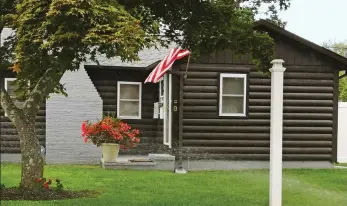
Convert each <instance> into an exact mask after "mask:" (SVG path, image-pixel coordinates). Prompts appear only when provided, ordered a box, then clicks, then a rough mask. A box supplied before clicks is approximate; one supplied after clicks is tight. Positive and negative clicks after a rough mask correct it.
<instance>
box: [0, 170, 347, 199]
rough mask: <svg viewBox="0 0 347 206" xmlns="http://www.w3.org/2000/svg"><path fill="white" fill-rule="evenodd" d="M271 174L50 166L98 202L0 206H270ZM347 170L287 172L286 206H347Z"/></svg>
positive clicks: (9, 177) (12, 177)
mask: <svg viewBox="0 0 347 206" xmlns="http://www.w3.org/2000/svg"><path fill="white" fill-rule="evenodd" d="M268 174H269V171H268V170H239V171H211V172H206V171H201V172H189V173H188V174H186V175H178V174H173V173H172V172H165V171H132V170H103V169H101V168H100V167H99V166H76V165H50V166H46V167H45V176H46V177H51V178H59V179H61V181H62V183H63V184H64V187H65V188H66V189H70V190H84V189H90V190H97V191H99V192H101V195H100V196H99V197H97V198H83V199H72V200H56V201H6V202H1V205H6V206H7V205H9V206H10V205H25V206H36V205H64V206H65V205H73V206H79V205H81V206H85V205H137V206H140V205H151V206H152V205H153V206H156V205H158V206H159V205H160V206H165V205H170V206H171V205H180V206H185V205H187V206H188V205H189V206H193V205H199V206H204V205H228V206H236V205H239V206H241V205H242V206H243V205H245V206H250V205H251V206H258V205H259V206H266V205H268V189H269V187H268V179H269V175H268ZM19 180H20V167H19V165H15V164H2V165H1V183H3V184H5V185H6V186H7V187H9V186H16V185H18V183H19ZM346 191H347V170H345V169H326V170H318V169H317V170H314V169H310V170H302V169H301V170H285V171H284V176H283V206H299V205H300V206H312V205H314V206H326V205H334V206H346V205H347V195H346V194H347V193H346Z"/></svg>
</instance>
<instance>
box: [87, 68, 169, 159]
mask: <svg viewBox="0 0 347 206" xmlns="http://www.w3.org/2000/svg"><path fill="white" fill-rule="evenodd" d="M86 71H87V73H88V75H89V76H90V79H91V80H92V82H93V84H94V86H95V88H96V89H97V91H98V92H99V94H100V97H101V98H102V100H103V114H104V115H111V116H114V117H117V82H118V81H131V82H142V108H141V109H142V115H141V119H124V121H125V122H127V123H129V125H130V126H132V127H133V128H137V129H139V130H140V132H141V142H140V144H139V145H138V146H137V147H136V148H133V149H130V150H121V151H120V154H133V155H135V154H136V155H147V154H148V153H153V152H160V151H165V150H166V147H164V145H163V138H162V136H163V132H162V131H163V121H162V120H158V119H153V105H154V103H155V102H158V101H159V88H158V87H159V86H158V84H152V83H146V84H144V83H143V82H144V80H145V78H146V77H147V75H148V72H145V71H144V69H143V71H139V70H126V68H124V69H121V70H119V69H117V70H114V69H102V71H100V68H95V67H86Z"/></svg>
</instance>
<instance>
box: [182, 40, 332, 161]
mask: <svg viewBox="0 0 347 206" xmlns="http://www.w3.org/2000/svg"><path fill="white" fill-rule="evenodd" d="M275 41H276V45H275V57H276V58H281V59H284V60H285V63H284V67H286V68H287V69H286V71H285V72H284V91H283V92H284V94H283V101H284V107H283V116H284V117H283V160H285V161H286V160H288V161H289V160H290V161H334V159H335V155H336V154H335V153H336V151H335V150H336V149H334V148H335V147H336V127H337V126H336V123H335V121H337V120H336V116H337V110H336V108H335V107H336V105H337V99H336V96H337V94H336V93H337V92H338V91H337V88H336V85H337V84H338V83H337V81H336V78H337V74H336V73H337V72H336V71H335V69H333V64H332V63H331V62H330V61H328V60H327V59H326V58H325V57H322V56H321V55H319V54H317V53H316V52H314V51H313V50H310V49H308V48H305V47H304V46H302V45H299V44H298V43H296V42H293V41H291V40H289V39H287V38H284V37H279V36H275ZM177 68H178V69H179V70H180V71H181V72H185V73H186V74H187V80H186V82H185V84H184V89H183V90H184V91H183V92H184V95H183V96H184V98H183V147H184V150H185V153H184V156H185V157H187V158H190V159H206V158H207V159H230V160H269V156H270V155H269V153H270V99H271V79H270V76H269V75H266V74H263V73H260V72H258V71H256V69H255V67H254V65H253V64H252V62H251V56H250V55H241V56H237V55H234V54H233V53H232V52H230V51H218V52H216V53H215V54H212V55H202V56H201V57H200V59H198V60H196V61H195V62H194V63H193V64H190V66H189V69H188V72H186V65H185V64H182V65H179V64H178V65H177V66H176V69H177ZM220 73H247V74H248V81H249V82H248V88H247V89H248V94H247V95H248V105H247V106H246V108H247V109H248V115H247V117H246V118H239V117H220V116H219V114H218V109H219V108H218V107H219V103H218V99H219V85H218V84H219V74H220Z"/></svg>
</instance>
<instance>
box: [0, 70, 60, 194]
mask: <svg viewBox="0 0 347 206" xmlns="http://www.w3.org/2000/svg"><path fill="white" fill-rule="evenodd" d="M63 74H64V72H58V73H57V71H56V70H55V69H52V68H50V69H47V71H46V72H45V73H44V75H43V76H42V77H41V78H40V80H39V81H38V82H37V83H36V86H35V87H34V89H33V90H32V91H31V92H30V95H29V97H28V99H27V100H26V101H25V102H24V105H23V108H18V107H16V105H14V103H13V101H12V99H11V97H10V96H9V95H8V93H7V91H5V90H4V89H1V90H0V97H1V98H0V103H1V106H2V107H3V109H4V110H5V112H6V114H8V117H9V119H10V120H11V122H12V123H14V125H15V126H16V128H17V132H18V135H19V140H20V147H21V155H22V160H21V163H22V174H21V184H20V185H21V187H23V188H25V189H34V188H35V186H36V179H37V178H42V176H43V158H42V155H41V147H40V143H39V140H38V138H37V135H36V129H35V117H36V114H37V112H38V111H39V109H40V104H41V103H42V102H43V100H44V99H46V98H47V96H48V95H49V94H50V93H52V92H53V91H54V87H55V85H57V84H58V83H59V81H60V79H61V77H62V76H63ZM52 76H53V77H54V78H52Z"/></svg>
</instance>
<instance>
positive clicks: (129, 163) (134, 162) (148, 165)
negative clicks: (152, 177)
mask: <svg viewBox="0 0 347 206" xmlns="http://www.w3.org/2000/svg"><path fill="white" fill-rule="evenodd" d="M101 166H102V168H104V169H136V170H170V171H172V170H174V166H175V156H172V155H169V154H148V156H130V155H122V156H118V157H117V160H116V161H115V162H104V161H103V159H101Z"/></svg>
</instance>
